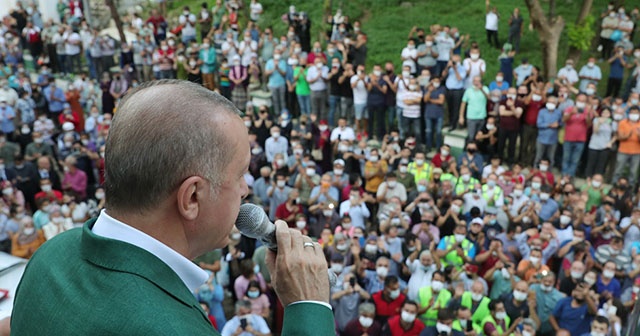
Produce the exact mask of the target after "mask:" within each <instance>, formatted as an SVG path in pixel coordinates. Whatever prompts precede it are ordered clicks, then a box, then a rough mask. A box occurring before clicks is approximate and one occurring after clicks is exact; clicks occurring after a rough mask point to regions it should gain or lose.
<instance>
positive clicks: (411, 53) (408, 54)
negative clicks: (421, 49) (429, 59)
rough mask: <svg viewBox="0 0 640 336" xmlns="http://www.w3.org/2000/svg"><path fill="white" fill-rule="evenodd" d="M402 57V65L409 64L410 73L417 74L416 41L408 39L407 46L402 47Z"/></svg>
mask: <svg viewBox="0 0 640 336" xmlns="http://www.w3.org/2000/svg"><path fill="white" fill-rule="evenodd" d="M400 58H401V59H402V67H405V66H408V67H409V72H410V73H412V74H415V73H416V72H417V71H418V70H417V67H416V60H417V59H418V49H416V42H415V41H414V40H413V39H409V40H408V41H407V46H406V47H405V48H403V49H402V53H401V54H400Z"/></svg>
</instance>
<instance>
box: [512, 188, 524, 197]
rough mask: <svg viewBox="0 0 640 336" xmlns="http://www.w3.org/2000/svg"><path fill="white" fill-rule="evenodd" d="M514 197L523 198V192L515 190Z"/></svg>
mask: <svg viewBox="0 0 640 336" xmlns="http://www.w3.org/2000/svg"><path fill="white" fill-rule="evenodd" d="M513 196H515V197H520V196H522V190H520V189H514V190H513Z"/></svg>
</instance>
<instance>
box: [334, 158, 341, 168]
mask: <svg viewBox="0 0 640 336" xmlns="http://www.w3.org/2000/svg"><path fill="white" fill-rule="evenodd" d="M333 165H334V166H335V165H341V166H343V167H344V160H343V159H337V160H335V161H333Z"/></svg>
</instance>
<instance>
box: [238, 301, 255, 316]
mask: <svg viewBox="0 0 640 336" xmlns="http://www.w3.org/2000/svg"><path fill="white" fill-rule="evenodd" d="M242 308H245V309H251V301H249V300H238V302H236V313H237V312H238V311H239V310H240V309H242Z"/></svg>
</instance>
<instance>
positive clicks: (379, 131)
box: [368, 105, 387, 140]
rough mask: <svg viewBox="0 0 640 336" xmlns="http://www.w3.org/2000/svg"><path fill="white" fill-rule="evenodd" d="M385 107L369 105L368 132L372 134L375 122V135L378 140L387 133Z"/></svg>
mask: <svg viewBox="0 0 640 336" xmlns="http://www.w3.org/2000/svg"><path fill="white" fill-rule="evenodd" d="M386 109H387V107H386V106H385V105H379V106H369V118H371V119H370V120H369V126H368V127H369V129H368V132H369V134H370V135H371V136H373V134H374V133H373V124H374V123H375V124H376V127H375V129H376V133H375V135H376V136H377V137H378V140H382V137H384V135H385V134H386V133H387V129H386V127H385V120H384V119H385V118H384V112H385V110H386Z"/></svg>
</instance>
